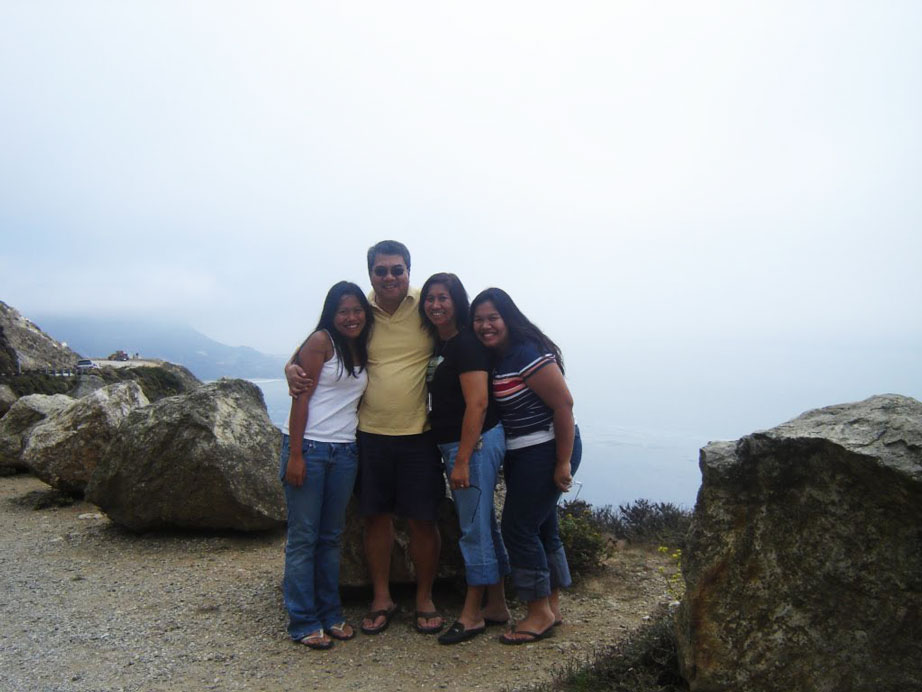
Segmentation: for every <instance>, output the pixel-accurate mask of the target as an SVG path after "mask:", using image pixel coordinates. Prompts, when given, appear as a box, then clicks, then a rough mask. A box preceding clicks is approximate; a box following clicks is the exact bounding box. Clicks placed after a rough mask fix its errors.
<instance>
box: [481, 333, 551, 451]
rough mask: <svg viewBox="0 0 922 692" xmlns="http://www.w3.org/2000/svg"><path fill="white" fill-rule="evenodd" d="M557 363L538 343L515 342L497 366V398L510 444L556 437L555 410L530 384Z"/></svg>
mask: <svg viewBox="0 0 922 692" xmlns="http://www.w3.org/2000/svg"><path fill="white" fill-rule="evenodd" d="M554 362H556V361H555V360H554V354H553V353H546V352H545V351H544V349H543V348H542V347H541V346H539V345H538V344H536V343H534V342H531V341H529V342H524V343H519V344H513V345H512V346H510V347H509V349H508V350H507V351H506V353H505V354H503V356H502V358H501V359H500V360H499V362H497V363H496V365H495V367H494V369H493V397H494V398H495V399H496V403H497V404H498V406H499V415H500V419H501V420H502V422H503V428H504V429H505V431H506V447H507V448H508V449H517V448H520V447H529V446H531V445H535V444H540V443H541V442H547V441H548V440H553V439H554V427H553V421H554V412H553V410H551V409H550V408H549V407H548V406H547V405H546V404H545V403H544V402H543V401H542V400H541V397H539V396H538V395H537V394H536V393H535V392H534V391H532V390H531V389H530V388H529V386H528V378H529V377H531V376H532V375H534V374H535V373H536V372H538V371H539V370H541V368H543V367H545V366H547V365H550V364H551V363H554Z"/></svg>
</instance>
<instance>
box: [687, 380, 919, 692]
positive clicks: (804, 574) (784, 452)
mask: <svg viewBox="0 0 922 692" xmlns="http://www.w3.org/2000/svg"><path fill="white" fill-rule="evenodd" d="M700 468H701V473H702V485H701V489H700V490H699V493H698V501H697V505H696V507H695V515H694V520H693V524H692V528H691V530H690V533H689V540H688V545H687V548H686V550H685V552H684V553H683V565H682V567H683V573H684V576H685V581H686V588H687V593H686V597H685V600H684V602H683V604H682V607H681V609H680V612H679V617H678V620H677V633H678V637H679V652H680V656H679V658H680V662H681V665H682V668H683V672H684V675H685V677H686V679H687V680H688V681H689V684H690V689H691V690H692V691H693V692H696V691H703V690H708V691H716V690H747V691H748V690H756V691H759V690H771V691H774V690H778V691H779V692H780V691H782V690H783V691H785V692H789V691H790V690H815V691H817V692H825V691H829V692H832V691H833V690H836V691H838V690H909V689H916V690H917V689H922V666H920V664H919V662H920V661H922V403H920V402H918V401H916V400H915V399H911V398H908V397H902V396H897V395H884V396H876V397H872V398H870V399H868V400H866V401H862V402H859V403H854V404H843V405H839V406H831V407H828V408H823V409H818V410H815V411H809V412H807V413H805V414H803V415H802V416H800V417H799V418H796V419H795V420H792V421H790V422H788V423H784V424H783V425H779V426H778V427H776V428H773V429H771V430H768V431H765V432H757V433H753V434H752V435H748V436H746V437H743V438H741V439H740V440H739V441H737V442H736V443H733V442H716V443H711V444H709V445H707V446H706V447H705V448H704V449H702V450H701V458H700Z"/></svg>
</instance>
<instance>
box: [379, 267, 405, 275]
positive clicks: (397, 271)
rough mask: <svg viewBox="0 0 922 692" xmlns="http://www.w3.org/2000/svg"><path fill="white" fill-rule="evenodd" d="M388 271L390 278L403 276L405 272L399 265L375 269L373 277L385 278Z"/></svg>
mask: <svg viewBox="0 0 922 692" xmlns="http://www.w3.org/2000/svg"><path fill="white" fill-rule="evenodd" d="M388 271H390V273H391V276H403V273H404V272H405V271H406V270H405V269H404V268H403V267H402V266H400V265H399V264H398V265H395V266H393V267H375V269H374V272H375V276H382V277H383V276H387V273H388Z"/></svg>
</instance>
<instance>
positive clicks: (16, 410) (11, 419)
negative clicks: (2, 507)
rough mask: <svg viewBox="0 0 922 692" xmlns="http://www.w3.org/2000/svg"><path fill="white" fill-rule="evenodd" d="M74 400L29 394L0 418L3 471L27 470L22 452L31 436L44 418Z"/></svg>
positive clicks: (0, 461)
mask: <svg viewBox="0 0 922 692" xmlns="http://www.w3.org/2000/svg"><path fill="white" fill-rule="evenodd" d="M72 403H74V400H73V399H71V398H70V397H69V396H66V395H64V394H54V395H51V396H48V395H46V394H29V395H28V396H24V397H21V398H19V399H17V400H16V401H15V402H14V403H13V405H12V406H11V407H10V410H9V411H7V413H6V415H5V416H3V418H0V470H3V471H5V472H9V471H28V470H29V466H28V465H27V464H26V462H25V461H23V458H22V452H23V450H24V449H25V447H26V444H27V443H28V442H29V435H30V434H31V433H32V430H33V429H34V428H35V426H36V425H38V424H39V423H41V422H42V421H43V420H45V418H47V417H48V416H50V415H53V414H55V413H58V412H59V411H62V410H63V409H65V408H67V407H68V406H70V405H71V404H72Z"/></svg>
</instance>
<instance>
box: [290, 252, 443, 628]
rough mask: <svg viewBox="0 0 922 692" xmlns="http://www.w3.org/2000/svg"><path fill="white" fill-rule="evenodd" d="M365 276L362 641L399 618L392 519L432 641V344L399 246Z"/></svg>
mask: <svg viewBox="0 0 922 692" xmlns="http://www.w3.org/2000/svg"><path fill="white" fill-rule="evenodd" d="M368 276H369V278H370V279H371V286H372V292H371V293H370V294H369V296H368V300H369V302H370V303H371V307H372V311H373V313H374V327H373V328H372V331H371V337H370V339H369V342H368V388H367V389H366V390H365V396H364V397H363V399H362V403H361V406H360V407H359V426H358V429H359V432H358V443H359V475H358V480H357V492H358V498H359V509H360V511H361V513H362V515H363V516H364V517H365V558H366V560H367V561H368V567H369V572H370V576H371V582H372V586H373V588H374V597H373V600H372V603H371V608H370V610H369V612H368V614H367V615H365V617H364V619H363V620H362V625H361V628H362V631H363V632H364V633H366V634H378V633H379V632H383V631H384V630H385V629H386V628H387V626H388V624H390V620H391V618H392V617H393V615H394V613H396V612H397V605H396V604H395V603H394V601H393V599H392V598H391V593H390V566H391V551H392V549H393V545H394V520H393V517H394V515H396V516H399V517H403V518H405V519H406V520H407V525H408V526H409V529H410V547H409V552H410V557H411V559H412V560H413V566H414V567H415V569H416V623H415V626H416V629H417V631H419V632H422V633H425V634H431V633H435V632H439V631H440V630H441V629H442V627H444V621H443V620H442V617H441V616H440V615H439V614H438V612H437V611H436V609H435V605H434V604H433V602H432V584H433V582H434V580H435V574H436V570H437V568H438V560H439V551H440V547H441V540H440V537H439V531H438V526H437V524H436V519H437V517H438V509H439V504H440V502H441V500H442V498H443V497H444V496H445V483H444V480H443V478H442V462H441V456H440V455H439V452H438V449H437V448H436V446H435V444H434V443H433V442H432V440H431V439H430V437H429V435H428V433H427V430H428V423H427V419H426V395H427V390H426V367H427V365H428V363H429V358H430V357H431V356H432V351H433V343H432V337H431V336H430V335H429V333H428V331H427V330H425V329H423V327H422V324H421V321H420V316H419V310H418V308H417V306H418V303H419V290H418V289H411V288H410V251H409V250H408V249H407V247H406V246H405V245H404V244H403V243H399V242H397V241H394V240H383V241H381V242H379V243H376V244H375V245H373V246H372V247H371V248H369V249H368ZM298 370H299V368H298V367H297V366H296V365H289V366H288V367H286V375H287V376H288V379H289V382H290V383H291V384H292V386H293V388H296V387H298V385H299V380H300V378H299V376H298V375H299V373H298V372H297V371H298ZM300 384H303V381H302V382H301V383H300Z"/></svg>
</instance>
